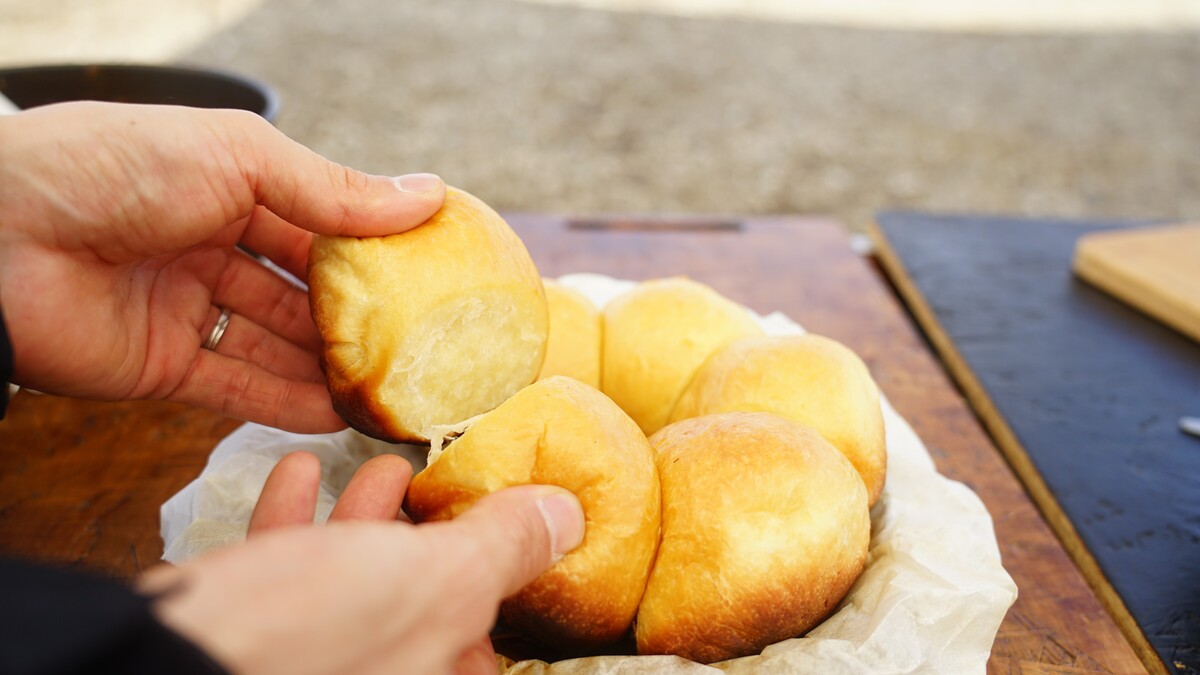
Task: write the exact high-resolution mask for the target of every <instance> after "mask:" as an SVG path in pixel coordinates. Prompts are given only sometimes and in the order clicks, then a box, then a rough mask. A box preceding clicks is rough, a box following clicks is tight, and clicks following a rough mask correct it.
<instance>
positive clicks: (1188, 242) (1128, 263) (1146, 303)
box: [1073, 223, 1200, 340]
mask: <svg viewBox="0 0 1200 675" xmlns="http://www.w3.org/2000/svg"><path fill="white" fill-rule="evenodd" d="M1073 265H1074V269H1075V273H1076V274H1077V275H1079V277H1080V278H1081V279H1083V280H1084V281H1087V282H1088V283H1090V284H1092V285H1093V286H1095V287H1096V288H1099V289H1100V290H1102V291H1104V292H1106V293H1109V294H1110V295H1113V296H1114V297H1117V298H1119V299H1120V300H1122V301H1123V302H1126V303H1128V304H1130V305H1132V306H1134V307H1136V308H1137V309H1140V310H1141V311H1143V312H1145V313H1146V314H1149V315H1150V316H1152V317H1154V318H1156V319H1158V320H1159V321H1162V322H1163V323H1166V324H1167V325H1168V326H1172V327H1173V328H1175V329H1176V330H1178V331H1181V332H1183V333H1184V334H1185V335H1188V336H1191V338H1192V339H1193V340H1200V224H1195V223H1193V224H1189V225H1159V226H1156V227H1135V228H1129V229H1122V230H1106V231H1101V232H1089V233H1087V234H1085V235H1083V236H1081V237H1080V238H1079V240H1078V241H1077V242H1076V244H1075V259H1074V261H1073Z"/></svg>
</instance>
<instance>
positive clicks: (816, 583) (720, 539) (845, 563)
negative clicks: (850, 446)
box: [636, 412, 871, 663]
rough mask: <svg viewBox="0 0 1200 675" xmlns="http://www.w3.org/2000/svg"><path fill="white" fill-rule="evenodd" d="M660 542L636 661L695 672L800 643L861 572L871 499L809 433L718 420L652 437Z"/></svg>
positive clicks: (749, 420) (757, 420)
mask: <svg viewBox="0 0 1200 675" xmlns="http://www.w3.org/2000/svg"><path fill="white" fill-rule="evenodd" d="M650 444H651V446H652V448H653V450H654V455H655V462H656V464H657V466H658V471H659V479H660V481H661V484H662V499H663V513H662V542H661V543H660V545H659V550H658V557H657V560H656V561H655V563H654V569H653V571H652V572H651V574H650V581H649V583H648V584H647V586H646V594H645V596H644V597H643V598H642V604H641V608H640V609H639V610H638V617H637V628H636V634H637V643H638V653H641V654H676V655H679V656H683V657H685V658H689V659H692V660H694V661H699V662H701V663H712V662H714V661H720V660H723V659H728V658H733V657H737V656H744V655H747V654H755V653H758V652H759V651H761V650H762V649H763V647H766V646H767V645H770V644H773V643H775V642H778V641H780V640H783V639H787V638H790V637H795V636H797V635H801V634H803V633H804V632H805V631H807V630H808V629H809V628H811V627H812V626H813V625H815V624H816V623H817V622H819V621H820V620H821V619H823V618H824V617H825V616H827V615H828V614H829V613H830V611H831V610H832V609H833V608H834V607H835V606H836V605H837V603H838V602H839V601H840V600H841V599H842V597H843V596H844V595H845V594H846V592H847V591H848V590H849V588H850V586H851V585H852V584H853V583H854V580H855V579H857V578H858V575H859V573H860V572H861V571H862V569H863V567H864V565H865V562H866V556H867V546H868V544H869V541H870V530H871V524H870V516H869V514H868V510H867V503H866V502H867V495H866V490H865V488H864V487H863V484H862V481H861V480H859V478H858V474H857V473H856V472H855V471H854V468H853V467H852V466H851V465H850V463H849V462H848V461H847V460H846V458H845V457H843V456H842V455H841V453H839V452H838V451H837V450H836V449H834V448H833V447H832V446H831V445H830V444H829V443H828V442H826V441H825V439H824V438H822V437H821V436H820V435H819V434H817V433H816V432H815V431H812V430H811V429H808V428H806V427H803V426H801V425H799V424H796V423H794V422H790V421H788V420H785V419H782V418H780V417H777V416H775V415H771V414H767V413H740V412H735V413H725V414H721V415H708V416H705V417H697V418H693V419H689V420H685V421H683V422H677V423H675V424H671V425H669V426H667V427H664V428H663V429H661V430H660V431H658V433H656V434H654V435H653V436H651V437H650Z"/></svg>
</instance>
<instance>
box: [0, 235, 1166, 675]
mask: <svg viewBox="0 0 1200 675" xmlns="http://www.w3.org/2000/svg"><path fill="white" fill-rule="evenodd" d="M510 221H511V222H512V224H513V226H514V228H515V229H517V231H518V232H519V233H520V234H521V236H522V238H523V239H524V240H525V242H526V244H527V246H528V247H529V250H530V253H531V254H532V255H533V258H534V260H535V262H537V264H538V266H539V269H540V270H541V271H542V273H543V274H544V275H546V276H558V275H561V274H566V273H570V272H600V273H603V274H608V275H611V276H615V277H619V278H627V279H646V278H652V277H659V276H667V275H673V274H686V275H689V276H691V277H693V278H695V279H698V280H700V281H703V282H705V283H708V284H710V285H711V286H713V287H714V288H716V289H717V290H718V291H720V292H722V293H724V294H725V295H727V296H729V297H731V298H733V299H735V300H737V301H738V302H741V303H743V304H745V305H747V306H749V307H750V308H752V309H754V310H756V311H759V312H769V311H774V310H781V311H783V312H785V313H786V314H788V315H789V316H791V317H792V318H794V319H796V320H797V321H799V322H800V323H801V324H803V325H804V326H805V327H807V328H808V329H809V330H812V331H814V332H817V333H821V334H824V335H827V336H829V337H832V338H834V339H837V340H840V341H842V342H843V343H845V344H847V345H848V346H850V347H851V348H852V349H854V350H855V351H856V352H857V353H858V354H859V355H861V356H862V357H863V359H864V360H865V361H866V362H867V364H868V366H869V367H870V368H871V371H872V373H873V374H874V375H875V378H876V380H877V381H878V382H879V385H880V387H881V388H882V389H883V391H884V392H885V393H886V394H887V396H888V398H889V399H890V400H891V401H892V403H893V404H894V405H895V407H896V408H897V410H899V412H900V414H901V415H903V416H904V417H905V418H907V419H908V421H909V422H910V423H911V424H912V426H913V427H914V428H915V429H916V431H917V433H918V434H919V435H920V436H921V438H922V439H923V440H924V441H925V443H926V445H927V446H928V448H929V450H930V453H931V454H932V455H933V458H934V461H935V462H936V463H937V466H938V469H939V470H940V471H941V472H942V473H943V474H945V475H946V476H948V477H950V478H953V479H955V480H959V481H962V482H964V483H965V484H967V485H968V486H970V487H971V488H972V489H974V490H975V491H976V492H977V493H978V494H979V496H980V497H981V498H982V499H983V501H984V503H985V504H986V505H987V507H988V510H989V511H990V512H991V514H992V517H993V518H994V519H995V525H996V534H997V538H998V539H999V542H1000V550H1001V554H1002V556H1003V560H1004V565H1005V567H1006V569H1008V571H1009V573H1010V574H1011V575H1012V576H1013V578H1014V580H1015V581H1016V583H1017V586H1018V588H1019V589H1020V597H1019V598H1018V600H1017V602H1016V604H1015V605H1014V606H1013V608H1012V609H1011V610H1010V611H1009V613H1008V616H1007V617H1006V618H1005V620H1004V623H1003V624H1002V625H1001V627H1000V631H999V634H998V635H997V637H996V642H995V646H994V648H993V653H992V658H991V661H990V662H989V664H988V672H989V673H1058V674H1063V673H1084V672H1111V673H1142V672H1145V670H1144V668H1143V667H1142V665H1141V663H1140V662H1139V661H1138V659H1137V658H1136V656H1135V655H1134V652H1133V651H1132V649H1131V648H1130V646H1129V645H1128V643H1127V642H1126V641H1125V640H1124V638H1123V637H1122V636H1121V633H1120V631H1119V630H1118V629H1117V627H1116V625H1115V624H1114V623H1113V621H1112V620H1111V619H1110V618H1109V616H1108V615H1107V614H1105V612H1104V610H1103V609H1102V607H1101V605H1100V603H1099V602H1098V600H1097V599H1096V597H1095V595H1093V593H1092V592H1091V590H1090V589H1089V587H1088V586H1087V584H1086V583H1085V582H1084V580H1083V578H1082V576H1081V575H1080V574H1079V572H1078V570H1077V569H1076V568H1075V567H1074V566H1073V564H1072V563H1071V561H1070V560H1069V559H1068V557H1067V555H1066V554H1065V553H1064V550H1063V548H1062V546H1061V545H1060V544H1059V542H1058V540H1057V539H1055V537H1054V535H1053V534H1052V533H1051V531H1050V529H1049V528H1048V527H1047V526H1046V524H1045V522H1044V521H1043V520H1042V519H1041V517H1040V516H1039V515H1038V512H1037V510H1036V509H1035V508H1034V506H1033V504H1032V503H1031V501H1030V500H1029V498H1028V497H1027V496H1026V494H1025V492H1024V491H1023V490H1022V488H1021V486H1020V484H1019V483H1018V481H1017V480H1016V478H1015V477H1014V476H1013V474H1012V472H1011V471H1010V470H1009V468H1008V466H1007V465H1006V464H1005V463H1004V461H1003V459H1001V456H1000V455H999V453H998V452H997V450H996V448H995V446H994V445H993V444H992V443H991V441H990V440H989V439H988V437H987V436H986V435H985V433H984V432H983V430H982V429H981V427H980V425H979V424H978V422H977V421H976V419H975V417H974V416H973V415H972V413H971V411H970V409H969V408H968V407H967V405H966V404H965V403H964V401H963V399H962V397H961V396H960V395H959V394H958V393H957V391H956V390H955V389H954V387H953V386H952V384H951V383H950V381H949V380H948V379H947V377H946V374H945V372H944V371H943V369H942V368H941V366H940V365H939V363H938V362H937V361H936V359H935V358H934V357H933V356H932V354H931V352H930V351H929V349H928V348H927V347H926V345H925V344H924V343H923V342H922V341H921V338H920V337H919V336H918V334H917V333H916V331H915V330H914V328H913V325H912V323H911V322H910V320H909V319H908V317H907V316H906V315H905V314H904V311H903V309H902V307H901V305H900V304H899V303H898V301H897V299H896V297H895V296H894V295H893V293H892V292H891V290H890V289H889V288H888V287H887V286H886V284H885V283H884V282H883V280H882V279H881V277H880V275H879V274H878V273H876V271H875V270H874V269H873V268H872V266H871V265H870V264H869V263H868V262H867V261H866V260H864V259H863V258H861V257H859V256H857V255H855V254H854V253H852V252H851V250H850V248H849V246H848V242H847V237H846V234H845V232H844V230H843V229H842V228H841V227H840V226H839V225H838V224H837V223H836V222H833V221H829V220H820V219H805V218H758V219H754V218H750V219H727V220H722V221H691V220H681V221H673V222H666V223H664V222H661V221H645V220H614V219H593V220H577V221H569V220H566V219H562V218H556V217H549V216H535V215H520V214H518V215H512V216H510ZM237 425H238V423H237V422H234V421H231V420H226V419H222V418H220V417H217V416H216V415H213V414H211V413H207V412H203V411H199V410H190V409H187V408H185V407H183V406H179V405H175V404H168V403H161V402H130V403H93V402H83V401H72V400H67V399H61V398H56V397H49V396H35V395H31V394H28V393H25V392H22V393H20V394H18V395H17V396H16V398H15V399H14V400H13V401H12V404H11V405H10V407H9V416H8V418H7V419H6V420H5V421H4V422H3V423H0V553H3V554H9V555H19V556H23V557H32V558H37V559H42V560H51V561H59V562H64V563H66V564H68V565H72V566H81V567H87V568H91V569H94V570H101V571H103V572H106V573H109V574H112V575H115V576H119V577H126V578H128V577H131V576H133V575H135V574H136V573H137V572H138V571H139V570H141V569H143V568H145V567H146V566H148V565H150V564H153V563H154V562H155V561H157V560H158V558H159V556H160V555H161V553H162V542H161V541H160V539H159V537H158V508H159V506H160V505H161V504H162V503H163V502H164V501H165V500H166V499H167V498H168V497H170V496H171V495H172V494H174V493H175V492H176V491H178V490H179V489H181V488H182V487H183V486H184V485H186V484H187V483H188V482H189V481H190V480H192V479H193V478H194V477H195V476H196V475H197V474H198V473H199V472H200V469H201V468H202V467H203V465H204V462H205V460H206V458H207V455H208V453H209V451H211V450H212V448H213V447H214V446H215V445H216V443H217V442H218V441H219V440H220V439H221V438H223V437H224V436H225V435H227V434H229V433H230V432H231V431H232V430H233V429H234V428H236V427H237Z"/></svg>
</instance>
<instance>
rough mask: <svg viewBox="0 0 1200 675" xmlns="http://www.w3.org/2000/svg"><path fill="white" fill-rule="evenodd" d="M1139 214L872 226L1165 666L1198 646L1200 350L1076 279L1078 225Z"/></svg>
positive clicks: (942, 348) (1049, 502) (892, 218)
mask: <svg viewBox="0 0 1200 675" xmlns="http://www.w3.org/2000/svg"><path fill="white" fill-rule="evenodd" d="M1129 225H1130V223H1127V222H1126V223H1077V222H1064V221H1021V220H1015V219H1001V218H980V217H976V218H970V217H953V216H942V217H937V216H926V215H922V214H892V215H887V216H883V217H881V219H880V227H879V228H877V229H876V230H875V232H874V234H875V236H876V240H877V244H878V250H879V252H880V257H881V259H882V261H883V262H884V265H885V267H886V268H887V270H888V274H889V276H890V277H891V278H892V279H893V281H894V282H895V283H896V285H897V287H898V288H899V289H900V291H901V293H902V295H903V296H904V297H905V299H906V301H907V302H908V304H909V307H910V308H911V309H912V310H913V311H914V313H915V314H916V317H917V319H918V321H919V322H920V324H921V325H922V327H923V328H924V329H925V331H926V333H927V334H928V335H929V336H930V339H931V340H932V342H933V343H934V345H935V346H936V348H937V350H938V352H939V354H940V355H941V356H942V358H943V360H944V361H945V362H946V363H947V365H948V366H949V368H950V370H951V372H952V373H953V374H954V377H955V378H956V380H958V382H959V384H960V386H962V388H963V390H964V391H965V393H966V395H967V397H968V399H970V401H971V403H972V405H973V407H974V408H975V410H976V411H978V412H979V414H980V415H981V417H982V419H983V421H984V423H985V424H986V425H987V427H988V428H989V429H990V431H991V432H992V435H993V437H994V438H995V439H996V441H997V443H998V445H999V446H1000V448H1001V449H1002V450H1003V451H1004V453H1005V455H1006V456H1007V458H1008V460H1009V462H1010V463H1011V465H1012V466H1013V467H1014V468H1015V469H1016V471H1017V473H1018V474H1020V476H1021V479H1022V480H1023V481H1024V483H1025V485H1026V487H1027V488H1028V490H1029V492H1030V493H1031V495H1032V496H1033V498H1034V500H1035V501H1036V502H1037V504H1038V506H1039V508H1040V509H1041V510H1042V512H1043V513H1044V514H1045V517H1046V519H1047V520H1048V521H1049V523H1050V524H1051V525H1052V526H1053V528H1054V530H1055V531H1056V533H1057V534H1058V536H1059V537H1060V538H1061V540H1062V541H1063V542H1064V544H1065V546H1066V548H1067V550H1068V551H1069V552H1070V553H1071V555H1072V557H1073V558H1074V559H1075V561H1076V563H1077V564H1078V565H1079V567H1080V568H1081V569H1082V570H1083V572H1084V575H1085V577H1086V578H1087V579H1088V581H1089V583H1090V584H1091V585H1092V587H1093V589H1094V591H1095V592H1096V593H1097V595H1098V596H1099V597H1100V599H1101V600H1102V601H1103V603H1104V604H1105V606H1106V608H1107V609H1108V611H1109V612H1110V614H1111V615H1112V616H1113V617H1114V618H1115V619H1116V621H1117V622H1118V624H1119V625H1120V626H1121V628H1122V629H1123V631H1124V632H1125V634H1126V636H1127V638H1128V639H1129V640H1130V642H1131V643H1132V644H1133V646H1134V647H1135V649H1136V650H1137V652H1138V654H1139V657H1140V658H1141V659H1142V661H1143V662H1144V663H1145V665H1146V666H1147V668H1148V669H1150V670H1151V671H1152V672H1168V669H1170V671H1171V672H1178V673H1194V672H1197V671H1196V668H1197V667H1198V666H1197V661H1198V659H1200V652H1198V650H1197V638H1198V637H1200V632H1198V629H1200V612H1198V611H1197V610H1198V608H1200V570H1198V568H1197V566H1196V565H1195V564H1194V563H1193V562H1191V561H1195V560H1197V559H1200V496H1198V494H1197V491H1198V489H1200V453H1197V452H1196V451H1197V450H1198V449H1200V448H1198V447H1197V446H1196V444H1195V442H1194V441H1192V440H1191V439H1188V438H1187V437H1185V436H1183V435H1182V434H1180V433H1179V432H1178V431H1177V430H1176V429H1175V421H1176V419H1177V418H1178V416H1179V415H1180V414H1182V413H1183V412H1185V411H1186V410H1189V409H1191V408H1190V407H1191V406H1200V348H1198V347H1197V346H1196V345H1195V344H1193V343H1191V342H1189V341H1188V340H1187V339H1186V338H1184V337H1183V336H1182V335H1180V334H1178V333H1176V332H1174V331H1172V330H1170V329H1167V328H1165V327H1164V326H1162V325H1160V324H1158V323H1156V322H1154V321H1152V320H1150V319H1148V318H1146V317H1145V316H1142V315H1140V314H1138V313H1137V312H1135V311H1133V310H1131V309H1130V308H1128V307H1126V306H1124V305H1121V304H1120V303H1118V302H1116V301H1114V300H1112V299H1111V298H1108V297H1106V296H1104V295H1103V294H1101V293H1099V292H1097V291H1096V290H1094V289H1092V288H1089V287H1088V286H1086V285H1085V284H1081V283H1078V282H1077V281H1075V280H1073V279H1072V276H1071V264H1070V263H1071V255H1072V250H1073V248H1074V243H1075V240H1076V238H1077V237H1078V236H1079V235H1080V234H1082V233H1084V232H1086V231H1089V230H1094V229H1099V228H1115V227H1127V226H1129Z"/></svg>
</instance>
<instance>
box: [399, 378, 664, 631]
mask: <svg viewBox="0 0 1200 675" xmlns="http://www.w3.org/2000/svg"><path fill="white" fill-rule="evenodd" d="M530 483H539V484H550V485H558V486H561V487H563V488H566V489H567V490H570V491H571V492H572V493H574V494H575V496H576V497H578V498H579V501H580V504H581V505H582V506H583V510H584V515H585V517H586V519H587V530H586V533H585V535H584V539H583V543H582V544H581V545H580V546H579V547H578V548H576V549H575V550H573V551H571V552H570V553H568V554H567V555H566V556H565V557H564V558H563V559H562V560H560V561H559V562H557V563H556V564H555V565H554V566H553V567H551V568H550V569H549V570H547V571H546V572H544V573H542V575H541V576H539V577H538V578H537V579H536V580H534V581H533V583H531V584H529V585H528V586H526V587H525V588H524V589H523V590H521V591H520V592H519V593H517V594H516V595H514V596H512V597H511V598H508V599H507V600H505V601H504V603H503V605H502V606H501V615H502V616H503V618H504V619H505V621H506V622H507V623H508V624H509V625H510V626H512V627H515V628H518V629H520V630H522V631H523V632H525V633H527V634H528V635H530V636H531V637H534V638H536V639H538V640H542V641H547V642H549V643H551V644H555V645H559V646H569V647H588V646H597V645H603V644H607V643H611V642H613V641H615V640H617V639H618V638H620V637H621V636H622V635H623V634H624V633H625V632H626V631H627V630H628V629H629V626H630V624H631V623H632V621H633V617H634V614H635V613H636V611H637V606H638V603H639V601H640V600H641V597H642V592H643V590H644V589H645V585H646V578H647V576H648V575H649V572H650V566H651V564H652V563H653V560H654V554H655V551H656V550H657V547H658V528H659V521H660V518H659V516H660V508H661V501H660V495H659V484H658V474H657V470H656V469H655V465H654V460H653V457H652V456H651V453H650V445H649V443H648V442H647V440H646V437H645V435H644V434H642V432H641V430H640V429H638V427H637V425H636V424H634V423H633V420H631V419H629V417H628V416H627V415H626V414H625V413H623V412H622V411H621V409H620V408H618V407H617V406H616V405H615V404H614V403H613V402H612V401H611V400H609V399H608V398H607V397H605V396H604V395H603V394H601V393H600V392H599V391H597V390H596V389H594V388H592V387H589V386H587V385H585V384H582V383H580V382H578V381H576V380H573V379H571V378H568V377H563V376H556V377H550V378H548V379H545V380H541V381H539V382H536V383H534V384H532V385H530V386H528V387H526V388H525V389H522V390H521V391H520V392H518V393H517V394H516V395H515V396H513V397H512V398H511V399H509V400H508V401H506V402H505V403H504V404H503V405H501V406H500V407H498V408H496V409H495V410H493V411H492V412H490V413H488V414H486V415H484V416H483V417H482V418H480V419H479V420H478V421H476V422H475V424H474V425H473V426H471V427H470V428H469V429H467V431H466V432H465V433H464V434H463V435H462V437H460V438H459V439H458V440H456V441H454V442H453V443H452V444H451V445H450V446H449V447H448V448H447V449H445V450H444V451H443V452H442V453H441V454H440V455H439V456H438V457H437V459H436V461H434V462H433V463H432V464H431V465H430V466H429V467H428V468H426V469H425V470H424V471H422V472H421V473H419V474H417V475H416V476H415V477H414V478H413V480H412V484H411V485H410V486H409V489H408V496H407V501H406V507H407V509H408V513H409V514H410V515H411V516H412V517H413V519H414V520H416V521H418V522H422V521H427V520H445V519H449V518H453V517H455V516H457V515H458V514H460V513H462V512H463V511H465V510H466V509H467V508H469V507H470V506H471V505H472V504H473V503H475V501H477V500H478V499H479V498H480V497H482V496H483V495H485V494H489V493H491V492H494V491H496V490H500V489H502V488H506V487H511V486H515V485H526V484H530Z"/></svg>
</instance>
